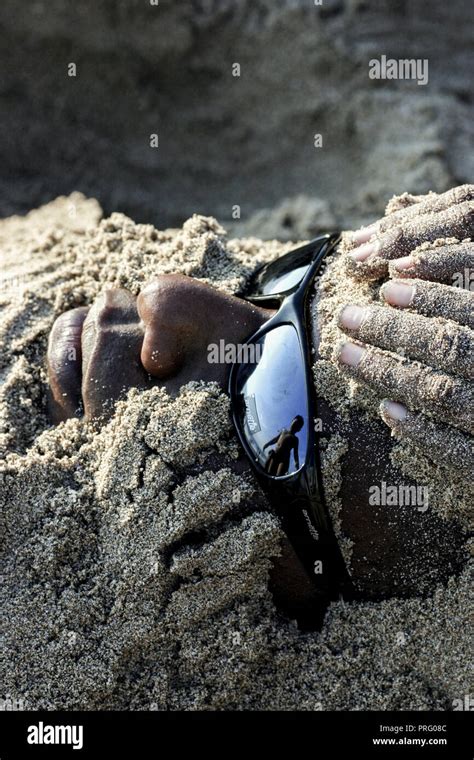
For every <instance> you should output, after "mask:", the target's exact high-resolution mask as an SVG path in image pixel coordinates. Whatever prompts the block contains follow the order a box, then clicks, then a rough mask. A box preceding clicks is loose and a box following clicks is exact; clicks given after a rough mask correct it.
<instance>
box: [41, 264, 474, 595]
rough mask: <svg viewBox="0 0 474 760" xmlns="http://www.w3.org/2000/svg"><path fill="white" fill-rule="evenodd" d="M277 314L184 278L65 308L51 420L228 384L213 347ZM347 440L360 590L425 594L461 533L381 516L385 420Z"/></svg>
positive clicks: (345, 496)
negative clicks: (191, 386)
mask: <svg viewBox="0 0 474 760" xmlns="http://www.w3.org/2000/svg"><path fill="white" fill-rule="evenodd" d="M273 313H274V312H273V311H271V310H268V309H262V308H259V307H256V306H254V305H251V304H249V303H248V302H246V301H244V300H241V299H238V298H235V297H233V296H229V295H226V294H224V293H222V292H220V291H218V290H216V289H214V288H212V287H211V286H209V285H206V284H203V283H202V282H199V281H197V280H193V279H192V278H189V277H185V276H182V275H162V276H160V277H158V278H157V279H156V280H154V281H153V282H152V283H150V284H149V285H148V286H147V287H145V288H144V289H143V290H142V291H141V293H140V295H139V296H138V298H136V297H135V296H134V295H133V294H131V293H130V292H128V291H126V290H117V289H116V290H109V291H106V292H105V293H104V294H102V295H101V296H99V297H98V298H97V299H96V301H95V302H94V303H93V305H92V306H91V308H90V309H87V308H81V309H75V310H73V311H71V312H67V313H65V314H64V315H62V316H61V317H60V318H59V319H58V320H56V322H55V324H54V327H53V330H52V332H51V336H50V343H49V349H48V374H49V384H50V413H51V418H52V420H53V421H54V422H56V423H57V422H60V421H62V420H65V419H67V418H69V417H73V416H76V415H78V414H82V413H83V414H84V416H85V417H86V418H87V419H90V420H91V419H95V418H107V417H108V416H110V415H111V414H112V412H113V406H114V403H115V402H116V401H117V400H118V399H119V398H120V397H122V396H123V395H124V394H125V393H126V392H127V390H128V389H129V388H131V387H137V388H141V389H148V388H150V387H152V386H154V385H161V386H164V387H165V388H166V390H167V391H168V392H169V393H170V394H171V395H175V394H177V393H178V391H179V388H180V387H181V386H182V385H184V384H186V383H188V382H189V381H191V380H204V381H215V382H217V383H218V384H219V385H221V387H222V388H226V387H227V378H228V373H229V369H230V364H229V363H227V362H226V361H225V354H224V357H221V358H224V361H215V360H214V361H211V360H210V358H211V355H212V354H211V353H210V348H214V347H215V346H219V345H222V342H223V344H224V345H225V346H237V345H239V344H242V343H243V342H244V341H245V340H246V339H247V338H249V337H250V335H252V334H253V333H254V332H255V331H256V330H257V329H258V328H259V327H260V326H261V325H262V324H263V323H264V322H265V321H267V320H268V319H269V318H270V317H271V316H272V314H273ZM321 413H322V416H324V419H323V426H324V427H326V428H327V429H331V428H332V430H333V431H334V432H338V424H339V422H338V420H337V418H336V417H334V415H333V413H332V411H331V410H330V408H329V407H324V406H323V407H322V410H321ZM300 430H301V425H300V422H299V420H298V419H295V420H293V421H291V420H289V421H288V435H287V437H288V438H291V440H293V438H295V437H296V438H297V437H298V434H299V432H300ZM350 436H352V445H350V446H349V455H348V456H347V457H346V460H345V462H344V465H343V473H342V474H343V478H342V489H341V495H342V507H343V511H342V518H343V519H342V529H343V531H344V532H345V534H346V535H347V536H348V537H349V539H351V541H352V543H353V550H352V568H353V575H354V579H355V580H356V582H358V586H359V588H360V590H362V592H363V593H364V594H365V595H369V596H379V595H386V594H390V593H397V594H407V593H418V592H420V590H424V588H423V589H422V588H421V581H422V579H424V580H426V581H427V582H428V583H429V584H430V585H431V586H432V585H433V583H435V582H436V581H439V580H442V579H444V578H445V577H446V576H447V574H449V572H452V570H453V563H452V561H451V560H452V558H453V557H455V558H457V554H458V548H459V546H460V541H461V538H460V534H459V532H456V531H455V530H454V529H453V527H452V526H448V528H447V527H446V526H445V525H444V524H443V523H442V522H441V521H440V520H437V518H435V517H434V516H433V514H432V513H431V512H428V514H427V515H425V514H422V513H421V512H419V513H418V514H419V516H420V519H418V520H413V514H409V512H408V511H407V510H406V509H404V508H401V509H398V510H396V511H395V510H391V511H388V510H387V509H385V510H384V509H383V508H382V509H378V510H374V508H373V505H372V504H371V503H370V500H369V498H368V496H369V489H370V486H371V484H373V482H374V481H375V480H376V479H377V478H378V479H379V480H380V482H382V483H383V480H384V476H386V477H385V482H387V480H388V481H389V482H392V481H394V479H395V481H396V478H397V473H396V472H394V471H393V468H392V467H391V465H390V462H389V456H388V454H389V451H390V448H391V446H390V438H389V431H388V429H384V427H383V424H382V423H380V425H379V431H378V433H377V435H376V436H375V437H374V431H373V429H371V430H367V429H366V428H365V427H364V424H358V421H357V420H356V424H355V428H354V430H353V431H352V433H350ZM285 440H286V439H285ZM276 443H277V446H273V448H271V452H273V458H275V451H276V449H277V448H278V442H276ZM280 443H281V442H280ZM374 447H375V448H376V449H377V450H378V452H379V454H380V450H381V448H380V447H382V448H385V452H386V453H385V455H383V456H378V457H377V458H376V461H377V463H378V466H377V468H376V469H377V471H376V472H375V471H374V470H373V469H372V470H371V469H370V467H369V468H367V463H368V462H372V463H373V462H374V461H375V458H374V457H373V456H372V453H373V451H374ZM354 452H356V453H355V454H354ZM276 454H278V451H276ZM273 464H275V466H277V465H278V463H276V462H272V466H273ZM387 473H389V474H387ZM381 488H382V489H383V485H382V486H381ZM382 506H383V505H382ZM453 531H454V532H453ZM447 536H449V540H448V539H447ZM446 544H447V546H448V547H449V548H448V549H443V548H442V547H443V546H446ZM453 547H454V548H453ZM286 559H287V558H286ZM283 565H284V566H285V570H284V571H283V570H282V571H281V572H285V573H287V572H290V570H289V565H291V562H290V563H288V562H284V563H283V564H282V566H283ZM277 567H278V566H277ZM295 572H298V570H296V571H295ZM426 585H427V584H426Z"/></svg>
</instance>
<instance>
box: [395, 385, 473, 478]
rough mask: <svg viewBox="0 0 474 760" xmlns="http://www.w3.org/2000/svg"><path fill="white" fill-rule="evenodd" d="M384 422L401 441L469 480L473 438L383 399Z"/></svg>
mask: <svg viewBox="0 0 474 760" xmlns="http://www.w3.org/2000/svg"><path fill="white" fill-rule="evenodd" d="M380 414H381V416H382V419H383V421H384V422H385V423H386V424H387V425H388V426H389V427H390V428H391V429H392V432H393V435H394V437H395V438H397V439H398V440H406V441H409V442H410V443H412V444H413V445H414V446H416V447H417V448H420V449H422V450H423V451H424V452H425V453H426V452H427V453H428V456H429V458H430V459H432V460H433V461H434V462H436V463H437V464H440V465H452V466H453V467H457V468H458V469H460V470H464V471H465V472H466V473H467V474H468V475H469V477H470V474H471V472H472V471H473V469H474V445H473V441H472V439H471V438H469V437H468V436H466V435H464V434H463V433H461V432H460V431H459V430H455V428H452V427H449V426H448V425H441V424H437V423H436V422H434V421H433V420H431V419H430V418H429V417H427V416H426V415H424V414H419V413H415V412H410V411H409V410H408V409H407V408H406V407H405V406H403V405H402V404H398V403H396V402H395V401H390V400H388V399H384V400H383V401H382V403H381V404H380Z"/></svg>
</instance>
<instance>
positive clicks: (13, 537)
mask: <svg viewBox="0 0 474 760" xmlns="http://www.w3.org/2000/svg"><path fill="white" fill-rule="evenodd" d="M71 209H73V211H71ZM99 217H100V210H99V209H98V207H97V205H96V204H95V202H94V201H86V200H85V199H84V198H83V197H82V196H78V195H74V196H71V197H70V198H68V199H58V200H57V201H55V202H53V203H52V204H49V205H48V206H46V207H44V208H43V209H40V210H38V211H36V212H33V213H32V214H30V215H29V216H28V217H26V218H12V219H9V220H5V221H4V222H2V223H1V224H0V238H1V241H2V250H3V254H2V255H3V260H4V263H5V267H4V271H5V272H6V275H5V278H4V280H3V283H4V290H3V293H2V302H1V306H2V311H1V313H0V341H1V346H2V357H1V373H2V375H1V389H0V411H1V443H2V447H3V450H4V452H5V459H4V461H3V462H2V464H1V467H0V509H1V548H2V569H1V573H2V584H1V585H0V595H1V604H2V624H1V626H2V635H3V637H4V641H5V650H4V651H5V657H4V658H2V665H1V676H0V677H1V682H2V683H3V689H4V690H5V695H4V696H7V695H10V696H11V697H12V698H15V699H23V700H25V702H26V706H27V707H29V708H30V709H39V708H47V709H52V708H56V709H58V708H66V709H72V708H84V709H113V708H114V709H128V708H132V709H176V708H187V709H206V708H217V709H242V708H251V709H270V708H280V709H295V708H299V709H309V710H314V709H377V708H381V709H383V708H392V709H408V708H416V709H425V708H426V709H427V708H434V709H444V708H448V709H449V708H450V707H451V706H452V701H453V700H454V699H462V698H463V697H464V695H465V694H466V693H468V680H467V673H466V663H467V660H468V657H467V643H466V642H465V640H464V638H463V637H462V636H461V635H460V633H459V632H460V631H463V630H467V629H468V625H469V622H468V618H469V610H468V605H467V604H466V599H467V594H468V577H467V574H465V575H464V576H462V577H460V578H458V579H453V580H451V581H450V583H449V584H448V586H447V587H446V588H439V589H438V590H436V591H435V592H434V593H433V595H432V596H431V597H429V598H427V599H423V600H421V599H411V600H404V601H400V600H396V599H394V600H391V601H388V602H384V603H380V604H358V605H352V606H351V605H348V604H344V603H342V602H339V603H336V604H334V605H332V606H331V608H330V610H329V612H328V616H327V619H326V623H325V626H324V629H323V631H322V632H321V633H320V634H314V633H312V634H303V633H301V632H299V631H298V629H297V628H296V626H295V624H294V623H293V622H291V621H287V620H285V619H283V618H282V617H281V616H280V615H279V614H278V612H277V611H276V609H275V607H274V605H273V601H272V598H271V595H270V594H269V592H268V590H267V579H268V571H269V568H270V563H271V558H272V557H273V556H275V555H276V554H278V551H279V548H278V546H279V538H280V531H279V527H278V523H277V521H276V519H275V518H274V517H273V516H272V515H271V514H270V513H269V511H268V507H267V503H266V501H265V498H264V496H263V494H262V493H261V492H260V490H259V488H258V486H257V485H256V483H255V482H254V480H253V478H252V477H251V476H250V475H248V476H245V477H243V476H238V475H236V474H235V473H234V471H233V469H232V463H233V462H234V461H235V458H236V456H237V448H236V442H235V440H234V438H233V435H232V430H231V427H230V423H229V416H228V400H227V398H226V396H225V395H224V394H222V393H221V392H220V391H219V389H218V388H217V387H215V386H213V385H211V384H207V385H206V384H203V383H193V384H190V385H188V386H185V387H184V388H183V389H182V391H181V394H180V396H179V397H178V398H177V399H176V400H172V399H171V398H170V397H168V396H167V394H166V393H165V392H164V391H163V390H161V389H158V388H154V389H152V390H150V391H146V392H137V391H131V392H130V394H129V397H128V398H127V400H125V401H124V402H121V403H120V404H119V406H118V408H117V411H116V414H115V416H114V417H113V418H112V419H111V421H110V422H109V423H108V424H107V425H106V426H105V427H103V428H102V429H101V430H99V431H97V430H94V428H93V427H92V426H91V425H88V424H85V423H83V422H82V421H79V420H73V421H69V422H67V423H64V424H62V425H60V426H58V427H57V428H54V429H51V428H48V425H47V420H46V417H45V414H44V403H45V401H44V400H45V375H44V356H45V349H46V341H47V335H48V331H49V329H50V328H51V325H52V322H53V321H54V319H55V317H56V316H57V315H58V314H60V313H61V312H62V311H64V310H65V309H67V308H71V307H73V306H79V305H82V304H87V303H90V301H91V300H92V299H93V298H94V296H95V295H96V294H97V293H98V292H99V291H100V290H101V288H103V287H104V286H120V287H127V288H130V289H131V290H132V291H133V292H138V290H139V289H140V286H141V284H142V283H143V282H145V281H146V280H147V279H149V278H150V277H151V276H153V274H157V273H159V272H168V271H181V272H184V273H186V274H190V275H193V276H195V277H199V278H201V279H203V280H208V281H212V282H213V283H214V284H215V285H216V286H217V287H220V288H222V289H224V290H226V291H228V292H234V291H235V290H237V289H238V288H240V287H242V286H243V285H244V284H245V281H246V279H247V278H248V276H249V274H250V273H251V271H252V269H253V268H254V266H255V264H256V263H258V262H259V261H262V260H264V259H267V258H270V257H272V256H273V255H275V253H276V252H278V251H280V250H281V249H282V246H281V245H279V244H277V243H267V244H262V243H261V241H258V240H256V239H249V240H246V241H232V242H227V240H226V237H225V233H224V231H223V230H222V228H220V227H219V225H218V224H217V223H216V222H215V220H213V219H209V218H204V217H198V216H195V217H192V218H191V219H190V220H189V221H188V222H186V223H185V225H184V226H183V229H182V230H174V231H173V230H167V231H158V230H156V229H154V228H153V227H152V226H150V225H136V224H134V223H133V222H132V221H131V220H130V219H128V218H126V217H124V216H122V215H119V214H114V215H112V217H110V218H109V219H105V220H103V221H99Z"/></svg>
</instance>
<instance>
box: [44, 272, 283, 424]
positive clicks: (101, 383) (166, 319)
mask: <svg viewBox="0 0 474 760" xmlns="http://www.w3.org/2000/svg"><path fill="white" fill-rule="evenodd" d="M272 314H274V312H273V311H271V310H268V309H262V308H259V307H256V306H254V305H252V304H250V303H247V302H246V301H243V300H241V299H238V298H235V297H234V296H231V295H228V294H226V293H223V292H222V291H219V290H216V289H215V288H213V287H211V286H210V285H207V284H205V283H202V282H199V281H198V280H193V279H192V278H190V277H186V276H184V275H179V274H172V275H161V276H159V277H157V278H156V279H155V280H153V281H152V282H151V283H149V284H148V285H147V286H146V287H145V288H144V289H143V290H142V292H141V293H140V295H139V296H138V298H137V299H136V298H135V297H134V296H133V294H132V293H130V292H128V291H126V290H120V289H117V290H109V291H106V292H104V293H103V294H102V295H101V296H99V297H98V298H97V299H96V301H95V302H94V304H93V305H92V307H91V308H90V309H87V308H81V309H75V310H72V311H70V312H66V313H65V314H62V315H61V316H60V317H58V319H57V320H56V322H55V323H54V325H53V329H52V331H51V335H50V341H49V347H48V356H47V363H48V379H49V397H50V402H49V410H50V417H51V419H52V422H53V423H57V422H60V421H62V420H64V419H67V418H68V417H72V416H74V415H75V414H78V409H79V407H80V406H81V401H82V407H83V409H84V414H85V416H86V418H88V419H92V418H97V417H102V418H104V419H106V418H107V417H108V416H109V414H110V412H111V410H112V409H113V403H114V402H115V401H117V400H118V399H119V398H120V397H122V396H124V395H125V394H126V393H127V391H128V389H129V388H132V387H139V388H149V387H151V386H153V385H162V386H164V387H165V388H166V389H167V390H168V392H169V393H170V394H171V395H175V394H176V393H177V392H178V391H179V388H180V387H181V386H182V385H184V384H185V383H187V382H190V381H191V380H204V381H215V382H217V383H219V384H220V385H221V386H222V387H223V388H225V387H226V382H227V377H228V373H229V369H230V364H229V359H228V354H227V353H226V352H225V351H224V357H222V352H221V355H220V357H219V358H220V359H222V358H224V361H222V360H218V361H215V354H212V355H211V352H210V349H211V347H213V346H221V348H222V345H224V347H225V348H227V347H229V346H230V347H231V348H237V347H238V345H239V344H241V343H243V342H245V340H246V339H247V338H249V337H250V335H251V334H252V333H253V332H255V331H256V330H257V329H258V328H259V327H260V326H261V325H262V324H263V323H264V322H265V321H266V320H267V319H269V318H270V317H271V316H272ZM71 352H72V353H73V354H74V356H73V359H74V361H72V360H71V357H70V354H71ZM234 353H235V352H234ZM231 355H232V351H231Z"/></svg>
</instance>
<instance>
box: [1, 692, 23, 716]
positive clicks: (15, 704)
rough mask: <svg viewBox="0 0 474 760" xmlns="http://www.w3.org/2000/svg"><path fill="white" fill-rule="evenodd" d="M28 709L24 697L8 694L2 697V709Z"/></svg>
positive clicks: (14, 710) (15, 710)
mask: <svg viewBox="0 0 474 760" xmlns="http://www.w3.org/2000/svg"><path fill="white" fill-rule="evenodd" d="M21 710H26V703H25V700H24V699H23V697H12V696H11V695H10V694H7V695H6V696H5V697H2V698H0V711H2V712H3V711H11V712H18V711H21Z"/></svg>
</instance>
